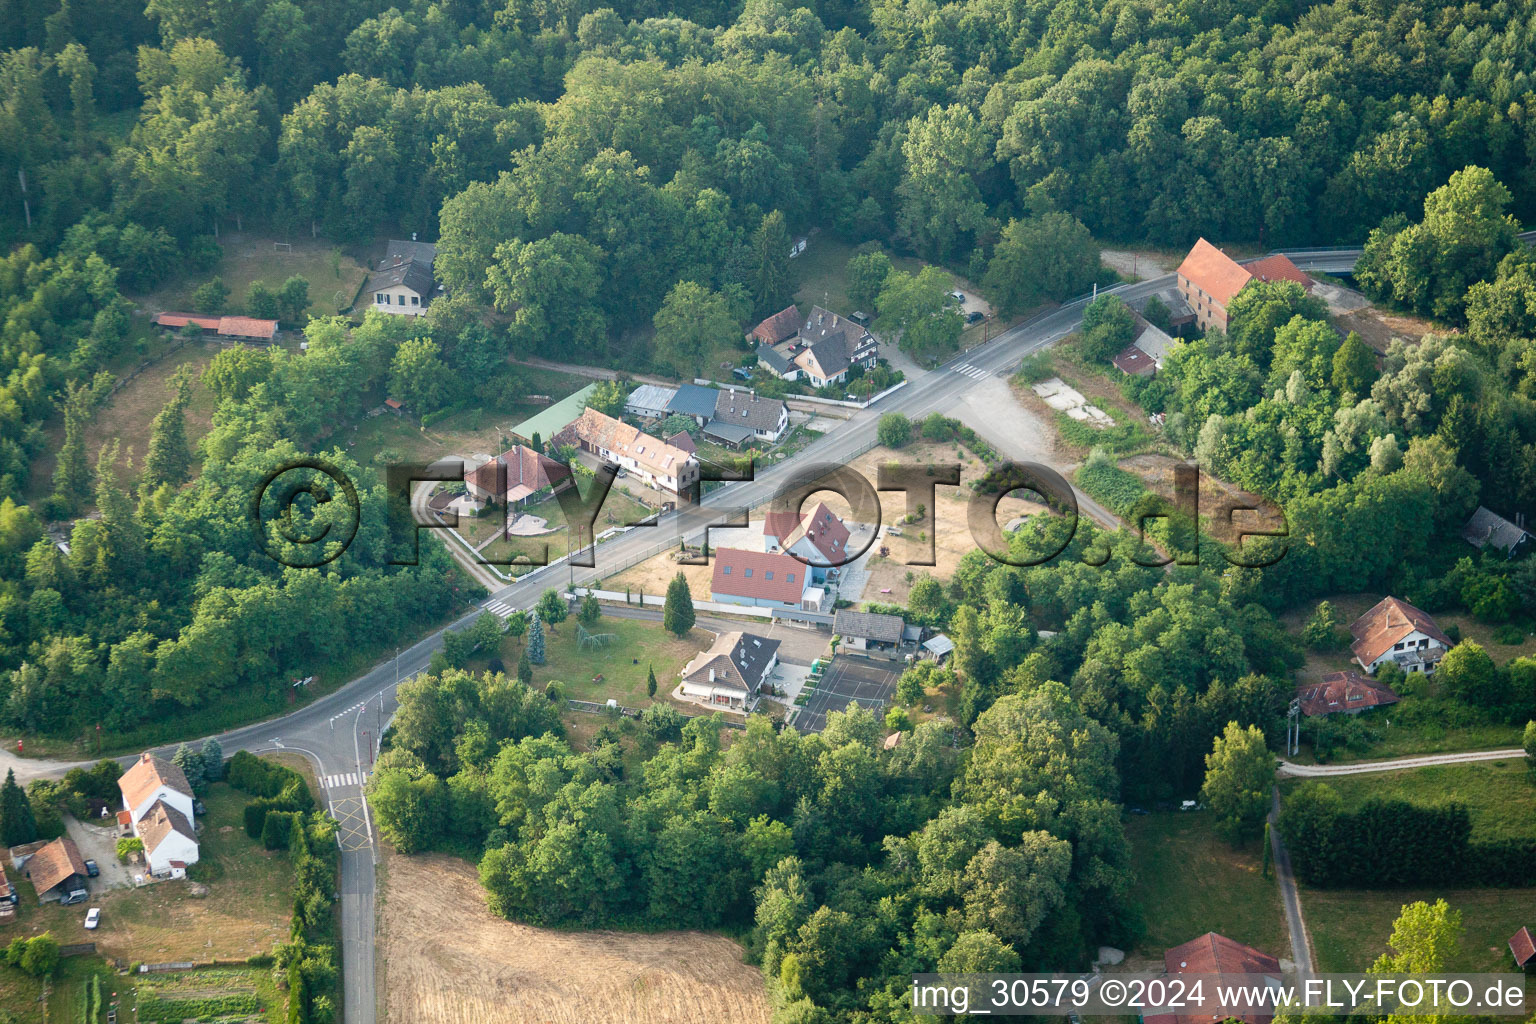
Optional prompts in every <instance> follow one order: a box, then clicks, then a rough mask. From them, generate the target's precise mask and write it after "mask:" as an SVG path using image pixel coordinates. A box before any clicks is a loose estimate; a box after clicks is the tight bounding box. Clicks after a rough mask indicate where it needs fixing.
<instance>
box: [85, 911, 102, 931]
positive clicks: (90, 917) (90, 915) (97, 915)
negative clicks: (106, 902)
mask: <svg viewBox="0 0 1536 1024" xmlns="http://www.w3.org/2000/svg"><path fill="white" fill-rule="evenodd" d="M99 924H101V908H100V907H92V908H91V909H90V910H87V911H86V912H85V930H86V931H88V932H93V931H95V930H96V926H97V925H99Z"/></svg>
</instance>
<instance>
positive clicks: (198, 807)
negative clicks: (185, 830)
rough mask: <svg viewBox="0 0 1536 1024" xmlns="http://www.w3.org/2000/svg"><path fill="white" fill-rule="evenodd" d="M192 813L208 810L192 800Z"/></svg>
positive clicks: (201, 803) (199, 801) (201, 812)
mask: <svg viewBox="0 0 1536 1024" xmlns="http://www.w3.org/2000/svg"><path fill="white" fill-rule="evenodd" d="M192 813H193V814H199V815H201V814H207V813H208V808H206V807H204V806H203V802H202V801H201V800H193V801H192ZM87 863H89V861H87Z"/></svg>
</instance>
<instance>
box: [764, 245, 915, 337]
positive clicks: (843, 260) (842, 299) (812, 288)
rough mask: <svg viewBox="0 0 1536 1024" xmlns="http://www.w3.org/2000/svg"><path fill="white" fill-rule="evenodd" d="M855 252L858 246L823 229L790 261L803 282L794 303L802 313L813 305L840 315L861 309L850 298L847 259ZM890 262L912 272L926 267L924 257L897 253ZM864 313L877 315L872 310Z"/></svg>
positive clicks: (791, 268) (895, 266)
mask: <svg viewBox="0 0 1536 1024" xmlns="http://www.w3.org/2000/svg"><path fill="white" fill-rule="evenodd" d="M856 251H857V247H856V246H852V245H849V244H848V243H847V242H844V241H841V240H839V239H836V238H833V237H832V236H831V235H829V234H827V233H826V232H825V231H823V232H821V233H820V234H818V235H816V236H815V237H814V238H812V239H811V240H810V245H808V246H807V247H806V250H805V252H803V253H801V254H800V255H799V256H796V257H795V258H794V259H793V260H791V261H790V270H791V271H792V272H793V273H794V275H795V278H796V280H797V281H799V284H800V287H799V289H798V290H797V291H796V292H795V305H796V306H798V307H800V312H802V313H808V312H810V309H811V307H812V306H813V305H814V306H821V307H822V308H823V309H830V310H831V311H832V312H834V313H837V314H839V315H841V316H847V315H848V314H849V313H855V312H860V310H858V309H857V308H856V307H855V306H854V305H853V300H851V299H850V298H848V261H849V260H850V259H851V258H852V257H853V254H854V253H855V252H856ZM891 265H892V266H893V267H894V268H895V269H897V270H903V271H906V272H907V273H909V274H915V273H917V272H918V271H919V270H922V269H923V267H924V266H926V264H925V263H923V261H922V260H919V259H914V258H913V257H910V256H896V255H892V256H891ZM862 312H865V313H868V314H869V315H870V316H874V315H875V311H874V310H872V309H866V310H863V311H862Z"/></svg>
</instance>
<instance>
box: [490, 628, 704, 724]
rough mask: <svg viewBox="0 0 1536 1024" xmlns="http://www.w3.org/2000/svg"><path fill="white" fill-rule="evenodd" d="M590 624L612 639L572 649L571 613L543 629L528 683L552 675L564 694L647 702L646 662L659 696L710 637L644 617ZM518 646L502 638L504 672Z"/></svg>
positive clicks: (514, 660)
mask: <svg viewBox="0 0 1536 1024" xmlns="http://www.w3.org/2000/svg"><path fill="white" fill-rule="evenodd" d="M590 630H591V632H593V633H612V634H613V639H612V640H611V641H610V642H609V643H608V645H607V646H606V647H602V648H598V649H596V650H585V651H583V650H578V649H577V639H576V620H575V618H568V619H566V620H565V621H564V622H562V623H560V624H559V625H557V626H555V627H553V628H548V629H546V631H545V643H544V653H545V663H544V664H543V665H535V666H534V667H533V682H534V685H535V686H537V687H540V688H542V687H543V686H544V684H545V683H547V682H549V681H550V680H551V679H558V680H560V682H562V683H564V684H565V690H566V696H568V697H571V698H574V699H575V700H590V701H599V702H601V701H606V700H608V699H609V698H610V697H611V698H613V699H615V700H617V701H618V702H619V703H620V704H623V705H625V706H626V707H642V706H644V705H645V704H648V703H650V698H649V697H647V696H646V693H645V679H646V671H647V669H648V668H654V669H655V670H656V699H657V700H662V699H663V698H665V696H666V694H667V693H669V692H670V691H671V690H672V688H673V687H674V686H676V685H677V673H678V672H679V671H680V670H681V669H682V667H683V666H684V665H685V664H687V663H688V660H689V659H690V658H692V657H693V656H694V655H695V654H697V653H698V652H699V651H701V650H703V649H704V648H706V647H708V646H709V645H710V644H711V643H712V642H713V641H714V637H713V635H712V634H711V633H709V632H708V631H706V630H703V629H699V628H697V627H695V628H694V629H693V631H692V632H691V633H689V634H688V635H687V636H685V637H683V638H682V639H678V638H677V637H674V636H673V635H672V634H671V633H668V632H666V631H665V630H663V629H662V628H661V623H660V622H656V621H652V620H648V619H617V618H613V617H610V616H605V617H603V618H601V619H599V620H598V621H597V623H596V624H595V625H593V626H591V627H590ZM522 649H523V648H522V644H521V643H520V642H519V641H516V640H512V639H510V638H509V639H507V640H506V641H504V642H503V643H502V647H501V660H502V662H503V663H504V664H505V665H506V666H507V670H508V672H509V673H510V672H512V671H513V670H515V668H516V666H517V661H518V658H519V657H520V656H521V654H522ZM487 660H489V659H487ZM470 667H471V669H472V670H473V671H477V672H478V671H480V670H482V669H484V668H485V665H484V664H483V663H482V662H481V661H478V660H477V661H475V662H473V663H471V666H470ZM599 677H601V678H599Z"/></svg>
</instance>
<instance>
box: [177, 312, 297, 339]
mask: <svg viewBox="0 0 1536 1024" xmlns="http://www.w3.org/2000/svg"><path fill="white" fill-rule="evenodd" d="M155 325H156V326H157V327H165V328H167V329H169V330H179V329H181V328H183V327H189V326H190V327H197V328H199V329H201V330H204V331H212V332H213V333H214V334H217V335H218V336H219V337H221V338H241V339H244V340H246V341H271V340H272V339H273V338H274V337H276V336H277V321H276V320H263V319H261V318H259V317H254V316H198V315H197V314H195V313H159V314H156V316H155Z"/></svg>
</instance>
